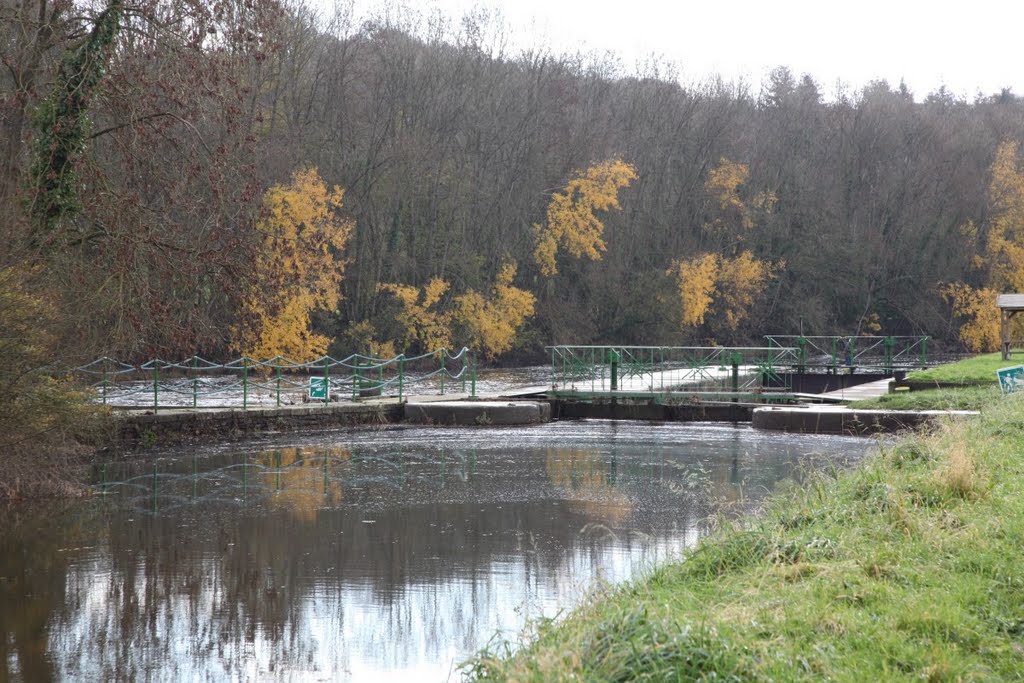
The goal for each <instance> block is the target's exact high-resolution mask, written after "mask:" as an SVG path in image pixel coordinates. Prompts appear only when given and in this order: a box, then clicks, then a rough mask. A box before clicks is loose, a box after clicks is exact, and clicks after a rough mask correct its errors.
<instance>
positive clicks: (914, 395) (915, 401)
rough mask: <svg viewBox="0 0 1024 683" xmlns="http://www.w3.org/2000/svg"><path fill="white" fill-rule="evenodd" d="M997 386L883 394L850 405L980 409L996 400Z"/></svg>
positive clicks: (870, 407)
mask: <svg viewBox="0 0 1024 683" xmlns="http://www.w3.org/2000/svg"><path fill="white" fill-rule="evenodd" d="M999 396H1000V392H999V386H998V385H997V384H996V383H995V380H993V381H992V382H991V384H990V386H980V385H979V386H964V387H957V388H955V389H926V390H924V391H901V392H898V393H895V394H885V395H883V396H879V397H878V398H872V399H868V400H865V401H854V402H853V403H851V404H850V407H851V408H857V409H860V410H875V409H878V410H981V409H982V408H983V407H985V406H987V405H992V403H993V402H995V401H998V400H999Z"/></svg>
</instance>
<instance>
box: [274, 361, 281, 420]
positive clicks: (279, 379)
mask: <svg viewBox="0 0 1024 683" xmlns="http://www.w3.org/2000/svg"><path fill="white" fill-rule="evenodd" d="M274 365H276V366H277V407H278V408H280V407H281V356H280V354H278V356H277V357H276V358H274Z"/></svg>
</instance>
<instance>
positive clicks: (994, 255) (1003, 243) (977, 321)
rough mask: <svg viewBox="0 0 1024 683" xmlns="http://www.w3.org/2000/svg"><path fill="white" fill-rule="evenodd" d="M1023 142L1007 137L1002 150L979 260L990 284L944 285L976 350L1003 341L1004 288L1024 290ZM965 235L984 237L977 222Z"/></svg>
mask: <svg viewBox="0 0 1024 683" xmlns="http://www.w3.org/2000/svg"><path fill="white" fill-rule="evenodd" d="M1017 150H1018V143H1017V142H1016V141H1006V142H1003V143H1002V144H1000V145H999V147H998V148H997V150H996V157H995V160H994V161H993V162H992V179H991V181H990V183H989V187H988V201H989V206H990V208H991V210H992V217H991V219H990V221H989V225H988V233H987V235H986V236H985V238H984V245H983V246H982V248H981V249H980V253H978V254H977V255H976V256H975V258H974V266H975V267H976V268H978V269H979V270H981V271H982V278H981V279H983V280H984V282H985V285H984V286H982V287H979V288H974V287H971V286H970V285H968V284H965V283H963V282H954V283H952V284H947V285H943V286H941V287H940V292H941V293H942V295H943V296H944V297H945V298H946V300H947V301H949V303H950V304H951V306H952V309H953V315H954V316H955V317H957V318H959V319H961V320H963V324H962V325H961V327H960V332H959V335H960V340H961V341H962V342H963V343H964V345H965V346H967V348H969V349H970V350H972V351H975V352H981V351H995V350H997V349H998V348H999V344H1000V341H1001V336H1000V326H999V311H998V309H997V308H996V296H997V295H998V294H999V293H1000V292H1024V173H1022V172H1021V171H1020V169H1019V161H1018V155H1017ZM962 233H963V234H964V236H965V238H966V239H967V241H968V244H970V245H972V246H974V247H975V248H978V242H979V235H978V230H977V228H976V226H975V225H974V224H973V223H970V222H969V223H967V224H966V225H965V226H964V227H963V229H962Z"/></svg>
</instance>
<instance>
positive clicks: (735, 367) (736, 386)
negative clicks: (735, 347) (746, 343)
mask: <svg viewBox="0 0 1024 683" xmlns="http://www.w3.org/2000/svg"><path fill="white" fill-rule="evenodd" d="M729 360H730V361H731V363H732V393H733V397H732V402H733V403H737V402H738V401H739V396H737V394H739V393H740V361H741V360H743V356H741V355H740V354H738V353H734V354H732V357H731V358H730V359H729Z"/></svg>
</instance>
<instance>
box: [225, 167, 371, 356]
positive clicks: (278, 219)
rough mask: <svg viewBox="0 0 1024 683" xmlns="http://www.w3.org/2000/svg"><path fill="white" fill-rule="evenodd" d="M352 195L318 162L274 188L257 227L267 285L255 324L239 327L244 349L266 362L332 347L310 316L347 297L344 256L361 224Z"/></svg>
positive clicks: (262, 280)
mask: <svg viewBox="0 0 1024 683" xmlns="http://www.w3.org/2000/svg"><path fill="white" fill-rule="evenodd" d="M344 195H345V192H344V190H342V189H341V188H340V187H338V186H334V187H333V188H328V187H327V185H326V184H325V183H324V181H323V179H322V178H321V177H320V174H319V173H318V172H317V169H316V168H313V167H310V168H306V169H301V170H298V171H296V172H295V173H294V174H293V175H292V179H291V182H290V183H288V184H287V185H275V186H273V187H271V188H270V189H269V190H267V192H266V194H265V195H264V197H263V208H264V214H263V218H262V219H261V220H260V221H259V222H258V223H257V225H256V228H257V230H258V231H259V233H260V238H261V241H262V248H261V249H260V254H259V257H258V259H257V261H256V264H255V268H256V273H257V278H256V280H257V283H258V285H257V286H258V288H259V289H258V290H254V291H253V292H251V293H250V295H249V296H248V298H247V300H246V302H245V309H246V310H245V311H244V314H245V319H247V320H248V321H250V323H248V324H246V325H244V326H243V325H239V326H238V327H237V328H236V329H235V334H234V337H235V348H236V349H237V350H239V351H241V352H243V353H245V354H246V355H247V356H250V357H253V358H258V359H261V360H262V359H269V358H273V357H275V356H278V355H280V356H284V357H286V358H290V359H293V360H296V361H304V360H311V359H313V358H316V357H318V356H322V355H323V354H324V353H325V352H326V350H327V345H328V342H329V340H328V338H327V337H325V336H324V335H322V334H317V333H316V332H314V331H313V330H312V329H311V327H310V315H311V314H312V312H313V311H315V310H334V309H335V308H336V307H337V304H338V300H339V299H340V298H341V282H342V279H343V276H344V272H345V262H344V261H343V260H342V259H341V258H340V256H339V255H340V253H341V252H342V251H343V250H344V248H345V245H346V244H347V243H348V239H349V237H350V236H351V234H352V227H353V224H352V221H350V220H348V219H345V218H343V217H342V216H341V215H340V213H339V212H340V209H341V207H342V200H343V198H344Z"/></svg>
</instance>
